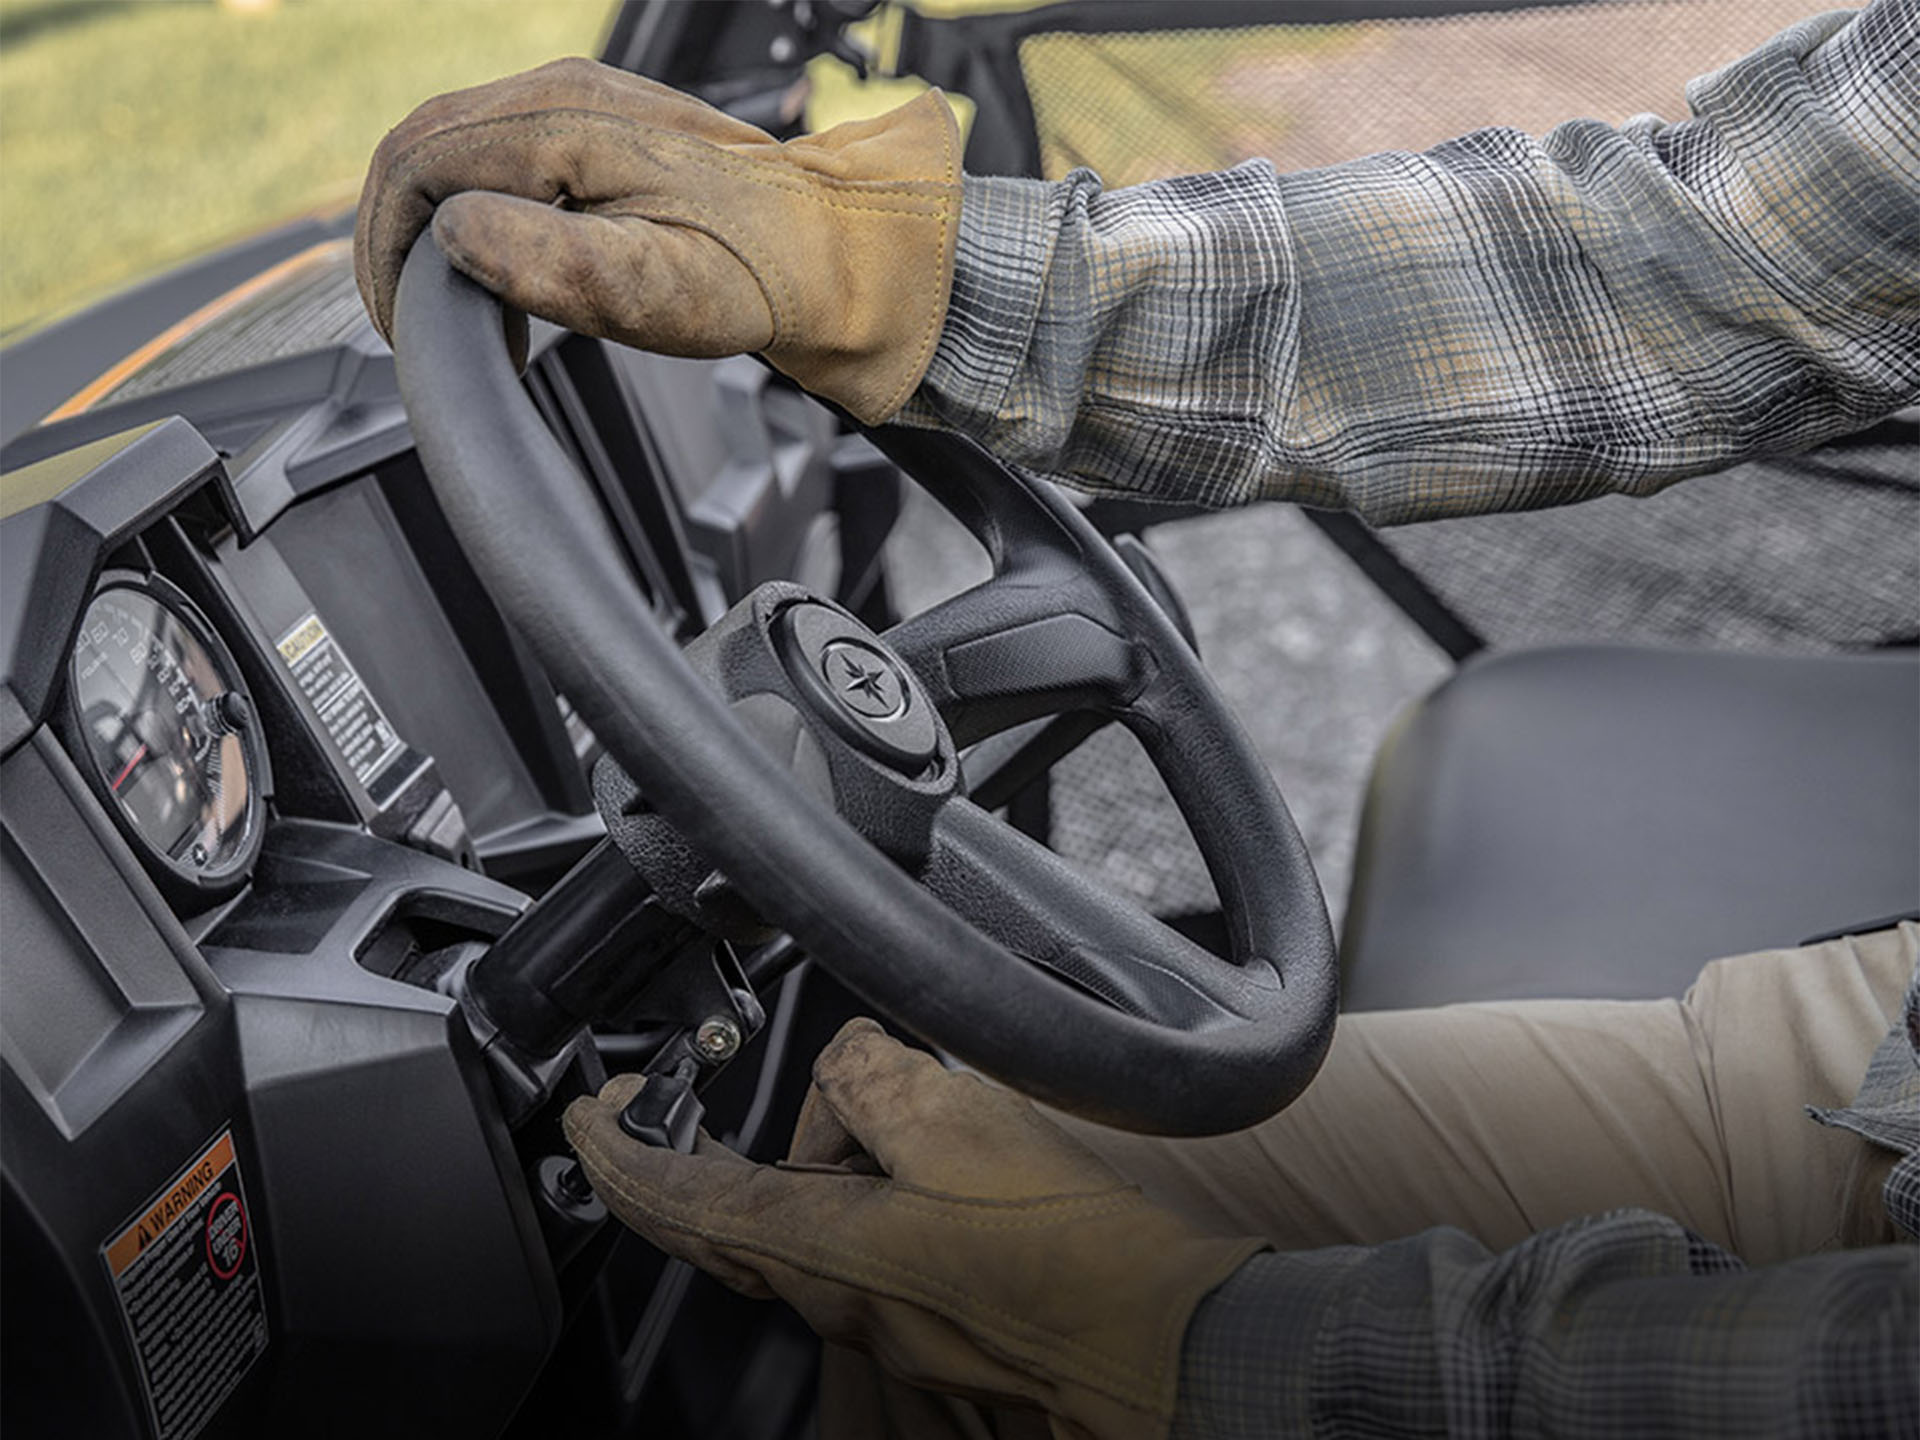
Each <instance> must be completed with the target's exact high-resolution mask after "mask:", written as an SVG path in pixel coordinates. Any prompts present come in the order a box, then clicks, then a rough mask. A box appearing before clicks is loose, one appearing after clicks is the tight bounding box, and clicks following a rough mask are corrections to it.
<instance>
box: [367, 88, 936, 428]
mask: <svg viewBox="0 0 1920 1440" xmlns="http://www.w3.org/2000/svg"><path fill="white" fill-rule="evenodd" d="M436 207H437V208H436ZM959 217H960V139H959V130H958V127H957V126H956V124H955V122H954V118H953V112H952V111H951V110H949V109H948V108H947V103H946V101H945V99H944V98H943V97H942V96H941V95H940V94H939V92H937V91H930V92H928V93H927V94H925V95H922V96H920V97H919V98H917V99H915V100H913V101H911V102H909V103H908V104H906V105H903V106H901V107H900V108H899V109H897V110H895V111H893V112H892V113H890V114H887V115H882V116H880V117H879V118H878V119H874V120H860V121H853V122H849V123H847V124H844V125H836V126H834V127H833V128H832V129H830V130H826V131H823V132H822V133H820V134H818V135H810V136H805V137H802V138H800V139H795V140H789V141H787V142H785V143H784V144H783V143H781V142H778V141H776V140H774V139H773V138H772V137H771V136H769V135H767V134H766V133H765V132H764V131H761V130H757V129H755V128H754V127H753V126H751V125H748V124H745V123H744V122H742V121H739V120H734V119H732V118H730V117H729V116H727V115H724V114H722V113H721V112H720V111H718V110H716V109H714V108H713V107H712V106H710V105H707V104H705V103H704V102H702V101H700V100H696V99H694V98H693V97H692V96H690V95H683V94H681V93H680V92H679V91H677V90H672V89H669V88H668V87H666V86H664V85H660V84H656V83H655V82H653V81H651V80H644V79H641V78H640V77H639V76H636V75H630V74H628V73H627V72H625V71H623V70H616V69H614V68H612V67H611V66H606V65H599V64H595V63H594V62H593V61H591V60H556V61H554V62H553V63H551V64H548V65H543V66H541V67H540V68H539V69H537V70H529V71H527V72H525V73H524V74H520V75H512V76H509V77H507V78H506V79H504V80H497V81H494V82H493V83H492V84H488V85H481V86H478V87H476V88H474V89H471V90H458V91H455V92H453V93H452V94H448V95H441V96H439V97H438V98H436V99H433V100H429V101H427V103H426V104H424V105H422V106H421V107H420V108H419V109H417V110H415V111H414V112H413V113H412V114H411V115H409V116H408V117H407V118H406V119H405V120H403V121H401V122H400V124H399V125H397V126H396V127H394V129H393V130H392V131H390V132H389V133H388V135H387V137H386V139H384V140H383V141H381V142H380V148H379V149H378V150H376V151H375V152H374V156H373V164H372V166H371V168H370V169H369V170H368V172H367V180H366V185H365V187H364V188H363V189H362V191H361V194H360V212H359V218H358V221H357V223H356V225H355V228H354V274H355V277H356V278H357V279H358V281H359V283H360V294H361V298H362V299H364V300H365V301H366V305H367V311H368V313H369V314H370V315H372V317H373V323H374V325H375V327H376V328H378V330H379V331H380V333H381V334H382V335H384V336H386V337H387V339H388V340H389V341H391V340H392V338H393V329H392V326H393V296H394V289H395V287H396V286H397V285H398V283H399V279H400V267H401V265H402V264H403V262H404V261H405V260H406V256H407V252H408V250H409V249H410V248H411V247H412V244H413V242H414V239H415V238H416V237H417V236H418V235H419V233H420V231H421V230H422V229H424V228H425V227H426V226H427V224H428V223H429V222H431V223H432V225H433V233H434V235H435V236H436V237H437V238H438V240H439V241H440V245H441V248H442V249H443V250H445V251H446V254H447V258H448V259H449V260H450V261H452V263H453V264H454V265H455V266H456V267H458V268H459V269H461V270H463V271H465V272H466V273H467V274H468V275H470V276H472V277H473V278H474V279H476V280H478V281H479V282H480V283H481V284H483V285H485V286H487V287H488V288H489V289H491V290H493V291H495V292H496V293H497V294H499V295H500V296H501V298H502V299H504V300H505V301H507V303H508V304H510V305H512V306H516V307H518V308H519V309H522V310H526V311H528V312H530V313H532V314H535V315H540V316H543V317H544V318H546V319H548V320H551V321H553V322H554V323H556V324H559V325H564V326H567V327H568V328H569V329H573V330H578V331H581V332H583V333H586V334H590V335H598V336H600V337H602V338H604V339H608V340H616V341H619V342H620V343H622V344H626V345H633V346H636V347H638V348H641V349H646V350H657V351H661V352H663V353H665V354H669V355H688V356H696V357H702V358H714V357H717V356H721V355H737V354H740V353H743V352H746V351H759V352H760V353H762V354H764V355H765V356H766V358H767V359H768V360H769V361H771V362H772V363H773V364H774V365H776V366H778V367H779V368H780V369H781V370H783V371H784V372H786V373H787V374H788V375H790V376H792V377H793V378H794V379H795V380H797V381H799V382H800V383H801V384H802V385H804V386H806V387H807V388H808V389H809V390H812V391H814V392H816V393H818V394H820V395H824V396H825V397H827V398H828V399H830V400H834V401H837V402H838V403H839V404H841V405H843V406H844V407H845V408H846V409H847V410H848V411H850V412H851V413H852V414H853V415H855V416H856V417H857V418H859V419H860V420H863V421H865V422H867V423H870V424H871V423H875V422H878V421H880V420H883V419H885V418H887V417H888V416H890V415H892V414H893V413H894V412H895V411H896V410H898V409H899V408H900V407H901V405H903V404H904V403H906V399H907V397H908V396H909V395H910V394H912V393H913V389H914V387H915V386H916V385H918V384H919V382H920V377H921V375H922V374H923V373H924V372H925V370H926V368H927V363H928V361H929V360H930V359H931V358H932V355H933V348H934V344H935V342H936V341H937V340H938V338H939V335H940V326H941V324H942V322H943V321H944V320H945V318H946V310H947V294H948V291H949V289H950V288H951V284H952V276H953V250H954V243H955V239H956V236H957V233H958V230H959Z"/></svg>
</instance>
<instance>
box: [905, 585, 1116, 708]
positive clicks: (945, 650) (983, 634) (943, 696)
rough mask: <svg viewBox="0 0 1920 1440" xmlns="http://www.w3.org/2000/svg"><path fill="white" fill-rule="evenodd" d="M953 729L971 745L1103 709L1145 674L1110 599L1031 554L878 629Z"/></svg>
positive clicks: (1114, 706)
mask: <svg viewBox="0 0 1920 1440" xmlns="http://www.w3.org/2000/svg"><path fill="white" fill-rule="evenodd" d="M886 639H887V643H888V644H889V645H891V646H892V647H893V650H894V652H895V653H896V654H897V655H899V656H900V657H901V659H903V660H905V661H906V662H907V664H908V665H910V666H911V667H912V668H913V670H914V673H915V674H916V675H918V676H919V678H920V682H921V684H923V685H924V686H925V687H926V690H927V694H928V696H929V698H930V699H931V700H932V701H933V703H934V706H935V707H936V708H937V709H938V710H939V711H940V716H941V718H942V719H943V720H945V721H946V722H947V728H948V729H949V730H950V731H951V732H952V734H953V738H954V743H955V744H957V745H962V746H965V745H971V744H973V743H975V742H976V741H979V740H984V739H986V738H987V737H988V736H990V735H997V734H999V733H1000V732H1001V731H1003V730H1008V729H1011V728H1012V727H1013V726H1016V725H1021V724H1024V723H1026V722H1027V721H1029V720H1038V719H1041V718H1043V717H1045V716H1049V715H1058V714H1060V713H1061V712H1062V711H1066V710H1096V711H1101V712H1104V713H1106V714H1112V713H1113V712H1114V711H1115V710H1116V709H1118V708H1119V706H1120V705H1122V704H1124V703H1125V700H1126V698H1127V696H1128V695H1129V694H1130V693H1131V692H1132V691H1133V690H1135V689H1137V688H1138V687H1139V685H1140V684H1141V683H1142V681H1143V680H1144V678H1145V672H1144V670H1143V658H1144V657H1143V652H1142V650H1141V649H1140V647H1139V646H1137V645H1136V644H1134V642H1133V641H1132V640H1131V639H1130V638H1129V637H1128V636H1127V634H1126V633H1125V630H1124V628H1123V627H1122V626H1121V624H1120V622H1119V620H1118V617H1116V616H1115V615H1113V614H1112V612H1111V608H1110V607H1107V606H1104V605H1102V604H1101V603H1100V597H1099V596H1098V595H1097V594H1094V593H1090V587H1088V586H1087V585H1085V584H1084V582H1082V581H1080V580H1079V579H1078V577H1077V576H1076V575H1075V574H1074V573H1073V572H1071V571H1070V570H1068V569H1066V567H1064V566H1062V565H1060V564H1059V563H1057V562H1056V563H1051V564H1050V563H1046V561H1045V560H1044V559H1041V560H1036V561H1034V562H1032V563H1029V564H1027V565H1025V566H1023V567H1022V568H1021V569H1020V570H1016V571H1012V572H1009V573H1006V574H1000V575H995V576H994V577H993V578H992V579H990V580H986V581H983V582H982V583H981V584H979V585H976V586H974V587H973V588H972V589H970V590H966V591H963V592H962V593H961V594H959V595H956V596H954V597H953V598H952V599H951V600H947V601H944V602H942V603H941V604H939V605H936V606H934V607H933V608H931V609H929V610H926V611H923V612H922V613H920V614H919V615H915V616H914V617H912V618H911V619H909V620H903V621H901V622H900V623H899V624H898V625H895V626H894V627H893V628H892V629H891V630H889V631H888V632H887V635H886Z"/></svg>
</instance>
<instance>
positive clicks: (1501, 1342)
mask: <svg viewBox="0 0 1920 1440" xmlns="http://www.w3.org/2000/svg"><path fill="white" fill-rule="evenodd" d="M1916 1354H1920V1251H1916V1250H1915V1249H1914V1248H1913V1247H1911V1246H1890V1247H1885V1248H1881V1249H1875V1250H1855V1251H1842V1252H1837V1253H1833V1254H1828V1255H1819V1256H1813V1257H1810V1258H1807V1259H1802V1260H1797V1261H1793V1262H1790V1263H1787V1264H1782V1265H1775V1266H1770V1267H1767V1268H1764V1269H1759V1270H1746V1269H1743V1268H1742V1267H1741V1266H1740V1263H1739V1262H1738V1261H1737V1260H1735V1259H1733V1258H1732V1257H1730V1256H1727V1255H1725V1254H1724V1253H1723V1252H1721V1251H1719V1250H1716V1249H1715V1248H1714V1247H1713V1246H1711V1245H1709V1244H1707V1243H1706V1242H1705V1241H1702V1240H1700V1239H1699V1238H1698V1237H1697V1236H1693V1235H1691V1234H1690V1233H1689V1232H1687V1231H1686V1230H1684V1229H1683V1228H1682V1227H1681V1226H1680V1225H1678V1224H1677V1223H1675V1222H1674V1221H1672V1220H1669V1219H1666V1218H1665V1217H1662V1216H1658V1215H1653V1214H1650V1213H1648V1212H1645V1211H1618V1212H1615V1213H1613V1214H1611V1215H1606V1216H1600V1217H1595V1218H1592V1219H1588V1220H1582V1221H1577V1222H1574V1223H1573V1224H1570V1225H1565V1226H1561V1227H1558V1228H1557V1229H1554V1230H1550V1231H1546V1232H1543V1233H1541V1234H1539V1235H1536V1236H1533V1237H1531V1238H1530V1239H1529V1240H1527V1241H1526V1242H1525V1243H1523V1244H1521V1245H1519V1246H1516V1247H1515V1248H1514V1249H1512V1250H1509V1251H1507V1252H1505V1253H1504V1254H1499V1255H1495V1254H1492V1253H1490V1252H1489V1251H1488V1250H1487V1249H1486V1248H1485V1247H1484V1246H1483V1245H1481V1244H1480V1243H1479V1242H1477V1241H1475V1240H1473V1239H1471V1238H1469V1237H1468V1236H1466V1235H1464V1234H1462V1233H1460V1232H1459V1231H1456V1230H1433V1231H1429V1232H1427V1233H1425V1234H1423V1235H1418V1236H1414V1237H1412V1238H1411V1239H1408V1240H1403V1241H1398V1242H1395V1243H1393V1244H1390V1245H1383V1246H1379V1247H1376V1248H1373V1249H1364V1248H1341V1249H1334V1250H1325V1251H1311V1252H1304V1253H1300V1254H1281V1255H1267V1256H1258V1257H1256V1258H1254V1259H1253V1260H1251V1261H1249V1262H1247V1264H1246V1265H1245V1266H1243V1267H1242V1268H1241V1269H1240V1270H1239V1271H1238V1272H1237V1273H1236V1274H1235V1275H1234V1276H1233V1278H1232V1279H1230V1280H1229V1281H1228V1282H1227V1283H1226V1284H1225V1285H1223V1286H1222V1287H1220V1289H1218V1290H1216V1291H1215V1292H1214V1293H1213V1295H1212V1296H1210V1297H1209V1298H1208V1299H1207V1300H1206V1301H1205V1302H1204V1303H1203V1304H1202V1306H1201V1308H1200V1310H1199V1311H1198V1312H1197V1313H1196V1315H1195V1317H1194V1320H1193V1322H1192V1324H1191V1325H1190V1327H1189V1329H1188V1332H1187V1339H1186V1345H1185V1353H1184V1357H1183V1361H1182V1366H1181V1385H1180V1406H1179V1413H1178V1416H1177V1418H1176V1421H1175V1425H1174V1431H1173V1433H1174V1440H1255V1437H1268V1436H1274V1435H1298V1436H1326V1437H1332V1436H1345V1435H1373V1436H1381V1437H1386V1436H1449V1437H1495V1436H1509V1435H1557V1436H1596V1437H1599V1436H1620V1435H1633V1436H1637V1437H1645V1440H1660V1437H1666V1436H1672V1437H1696V1436H1703V1435H1727V1436H1733V1435H1738V1436H1742V1437H1748V1440H1788V1437H1792V1440H1802V1437H1813V1436H1820V1437H1830V1440H1846V1437H1860V1440H1867V1437H1883V1436H1888V1435H1907V1434H1914V1433H1916V1428H1917V1427H1920V1368H1916V1366H1915V1365H1914V1363H1913V1361H1914V1357H1915V1355H1916Z"/></svg>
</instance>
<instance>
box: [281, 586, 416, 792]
mask: <svg viewBox="0 0 1920 1440" xmlns="http://www.w3.org/2000/svg"><path fill="white" fill-rule="evenodd" d="M278 649H279V651H280V658H281V659H282V660H285V661H286V662H287V668H288V669H289V670H291V671H292V672H293V679H294V683H295V684H296V685H298V686H299V687H300V693H301V694H302V695H305V696H306V697H307V699H308V700H309V701H311V702H312V704H313V708H314V710H315V711H317V712H318V713H319V716H320V723H321V724H322V725H325V726H326V727H327V734H329V735H331V736H332V737H333V743H334V744H335V745H337V746H339V747H340V753H341V755H343V756H344V757H346V762H347V768H348V769H350V770H351V771H353V774H354V778H355V779H357V780H358V781H359V782H360V783H361V784H362V785H364V786H366V788H367V789H368V790H372V789H373V788H374V784H373V782H374V780H375V779H376V778H378V776H379V775H380V772H381V771H383V770H385V769H386V768H387V767H388V766H389V765H391V764H392V763H393V762H394V761H395V760H396V759H398V758H399V757H400V755H401V754H402V752H404V751H405V750H406V748H407V747H406V744H405V743H404V742H403V741H402V740H401V739H400V737H399V736H398V735H397V734H395V733H394V729H393V726H392V724H391V723H389V721H388V720H387V717H386V715H385V714H384V713H382V711H381V709H380V702H379V701H377V700H375V699H374V698H373V692H372V691H370V690H368V689H367V687H366V684H365V683H364V682H363V681H362V680H361V679H360V672H359V671H358V670H355V669H354V668H353V662H352V661H351V660H349V659H347V655H346V652H345V651H344V650H342V649H341V648H340V647H339V645H338V644H336V643H335V641H334V638H333V636H332V635H330V634H328V633H327V627H326V626H325V625H324V624H322V623H321V621H320V617H319V616H318V615H317V614H314V613H313V612H311V611H309V612H308V613H307V615H306V616H305V618H303V619H302V620H301V621H300V622H299V623H298V624H296V625H295V626H294V627H293V628H292V629H291V630H289V631H288V632H287V633H286V634H285V635H283V636H281V637H280V642H279V646H278Z"/></svg>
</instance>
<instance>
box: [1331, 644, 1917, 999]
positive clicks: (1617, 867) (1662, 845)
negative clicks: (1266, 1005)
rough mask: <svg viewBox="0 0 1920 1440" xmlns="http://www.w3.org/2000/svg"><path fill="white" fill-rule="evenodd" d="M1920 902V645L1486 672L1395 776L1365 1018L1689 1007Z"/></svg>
mask: <svg viewBox="0 0 1920 1440" xmlns="http://www.w3.org/2000/svg"><path fill="white" fill-rule="evenodd" d="M1915 910H1920V653H1916V652H1913V651H1886V652H1877V653H1872V654H1859V655H1845V656H1777V655H1749V654H1726V653H1711V652H1689V651H1676V650H1655V649H1640V648H1632V647H1624V646H1569V647H1560V648H1551V649H1540V650H1526V651H1514V652H1507V653H1501V654H1494V655H1490V656H1486V657H1484V658H1477V659H1475V660H1472V661H1469V662H1468V663H1467V664H1466V665H1464V666H1462V667H1461V669H1460V671H1459V672H1458V673H1457V674H1455V675H1454V676H1453V677H1452V678H1450V679H1449V680H1447V681H1446V682H1445V683H1444V684H1442V685H1441V686H1439V687H1438V688H1437V689H1435V690H1434V691H1433V692H1432V693H1431V694H1430V695H1428V696H1427V697H1426V698H1425V699H1424V700H1421V701H1420V702H1418V703H1417V704H1416V705H1415V706H1414V707H1413V708H1412V709H1411V710H1410V711H1409V712H1408V713H1407V714H1406V715H1405V716H1403V717H1402V718H1401V720H1400V722H1399V723H1398V724H1397V725H1396V727H1395V729H1394V732H1393V733H1392V734H1391V735H1390V736H1389V738H1388V740H1387V742H1386V743H1385V744H1384V745H1383V746H1382V747H1381V752H1380V755H1379V757H1378V759H1377V760H1376V762H1375V765H1374V771H1373V778H1372V781H1371V783H1370V785H1369V789H1368V795H1367V801H1366V809H1365V813H1364V816H1363V818H1362V822H1361V834H1360V842H1359V851H1358V855H1357V857H1356V863H1355V877H1354V886H1353V890H1352V894H1351V898H1350V903H1349V905H1348V908H1347V916H1346V924H1345V927H1344V931H1343V936H1344V938H1343V941H1342V960H1343V966H1344V973H1345V988H1344V995H1345V1008H1347V1009H1350V1010H1373V1009H1390V1008H1399V1007H1405V1006H1415V1005H1434V1004H1443V1003H1447V1002H1450V1001H1457V1000H1482V999H1513V998H1526V997H1545V996H1581V997H1605V998H1618V999H1633V998H1647V997H1655V996H1664V995H1678V994H1680V993H1681V992H1682V991H1683V990H1684V989H1685V988H1686V986H1687V984H1688V983H1689V982H1690V981H1691V980H1692V978H1693V976H1694V974H1695V972H1696V971H1698V969H1699V968H1700V966H1701V965H1702V964H1704V963H1705V962H1706V961H1708V960H1711V959H1714V958H1715V957H1717V956H1721V955H1732V954H1738V953H1740V952H1742V951H1747V950H1757V949H1765V948H1769V947H1775V946H1790V945H1796V944H1799V943H1800V942H1801V941H1803V940H1806V939H1809V938H1812V937H1815V936H1822V935H1827V934H1832V933H1839V932H1842V931H1848V930H1864V929H1870V928H1875V927H1874V924H1873V922H1875V921H1877V920H1888V919H1890V918H1891V917H1894V916H1897V915H1900V914H1904V913H1909V912H1913V911H1915Z"/></svg>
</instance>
